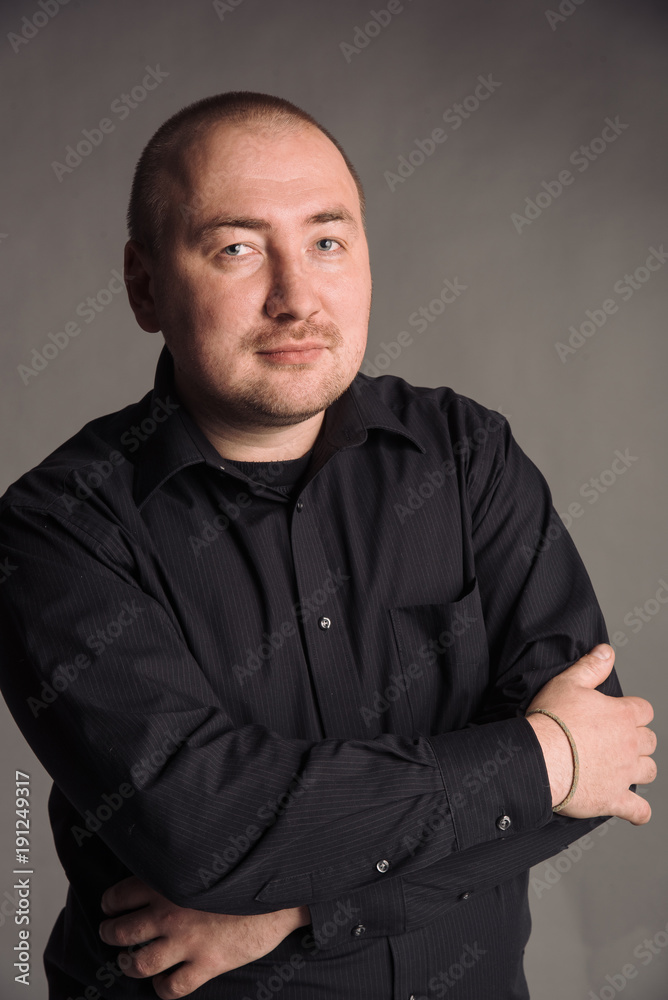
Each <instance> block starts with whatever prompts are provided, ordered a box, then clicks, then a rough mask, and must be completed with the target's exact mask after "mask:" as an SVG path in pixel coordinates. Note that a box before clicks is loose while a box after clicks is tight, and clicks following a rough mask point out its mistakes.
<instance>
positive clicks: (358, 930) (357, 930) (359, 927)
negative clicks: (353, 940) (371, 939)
mask: <svg viewBox="0 0 668 1000" xmlns="http://www.w3.org/2000/svg"><path fill="white" fill-rule="evenodd" d="M365 930H366V927H365V926H364V924H358V925H357V926H356V927H353V934H354V935H355V937H362V934H364V931H365Z"/></svg>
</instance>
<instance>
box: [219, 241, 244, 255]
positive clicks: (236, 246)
mask: <svg viewBox="0 0 668 1000" xmlns="http://www.w3.org/2000/svg"><path fill="white" fill-rule="evenodd" d="M243 245H244V244H243V243H230V245H229V246H228V247H225V248H224V250H223V253H224V254H225V255H226V256H227V257H239V256H240V254H238V253H228V252H227V251H228V250H238V249H239V248H240V247H242V246H243Z"/></svg>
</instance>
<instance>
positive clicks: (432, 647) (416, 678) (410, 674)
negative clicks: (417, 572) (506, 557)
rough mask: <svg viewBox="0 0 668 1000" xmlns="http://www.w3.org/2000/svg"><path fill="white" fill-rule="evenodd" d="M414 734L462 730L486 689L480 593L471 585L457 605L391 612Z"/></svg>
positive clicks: (420, 606) (486, 658)
mask: <svg viewBox="0 0 668 1000" xmlns="http://www.w3.org/2000/svg"><path fill="white" fill-rule="evenodd" d="M389 614H390V619H391V621H392V628H393V630H394V640H395V643H396V648H397V654H398V657H399V662H400V663H401V668H402V672H403V674H404V677H405V679H406V691H405V696H406V699H407V702H408V704H409V706H410V710H411V715H412V721H413V727H414V730H415V731H416V732H418V733H422V734H423V735H426V736H429V735H431V734H432V733H442V732H451V731H453V730H455V729H462V728H463V727H464V726H465V725H466V723H467V722H469V721H470V720H471V719H472V718H473V717H474V716H475V714H476V710H477V708H478V706H479V705H480V703H481V702H482V700H483V698H484V694H485V691H486V690H487V687H488V685H489V680H490V678H489V656H488V649H487V636H486V633H485V624H484V621H483V614H482V605H481V603H480V591H479V589H478V584H477V581H476V580H475V579H474V581H473V583H472V584H471V585H470V587H469V588H468V590H467V591H466V592H465V593H464V594H463V595H462V597H460V599H459V600H458V601H454V602H453V603H450V604H409V605H404V606H403V607H400V608H390V609H389Z"/></svg>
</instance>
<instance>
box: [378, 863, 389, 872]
mask: <svg viewBox="0 0 668 1000" xmlns="http://www.w3.org/2000/svg"><path fill="white" fill-rule="evenodd" d="M389 867H390V862H389V861H379V862H378V864H377V865H376V868H377V869H378V871H379V872H386V871H387V869H388V868H389Z"/></svg>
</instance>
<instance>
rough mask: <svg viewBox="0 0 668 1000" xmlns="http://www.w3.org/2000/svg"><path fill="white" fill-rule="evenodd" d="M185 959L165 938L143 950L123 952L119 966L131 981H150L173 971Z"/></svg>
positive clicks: (145, 946)
mask: <svg viewBox="0 0 668 1000" xmlns="http://www.w3.org/2000/svg"><path fill="white" fill-rule="evenodd" d="M184 957H185V953H184V952H183V951H182V950H181V949H178V948H177V947H176V946H175V944H174V942H170V943H169V944H167V943H166V942H165V940H164V939H163V938H160V939H159V940H158V941H152V942H151V943H150V944H147V945H144V946H143V947H142V948H137V949H132V950H131V951H129V952H121V954H120V955H119V956H118V964H119V967H120V968H121V969H122V970H123V973H124V974H125V975H126V976H129V977H130V978H131V979H148V978H149V976H156V975H158V973H160V972H165V971H166V970H167V969H171V967H172V966H173V965H176V964H177V963H178V962H180V961H182V960H183V958H184ZM175 995H176V996H178V995H179V994H175Z"/></svg>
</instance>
